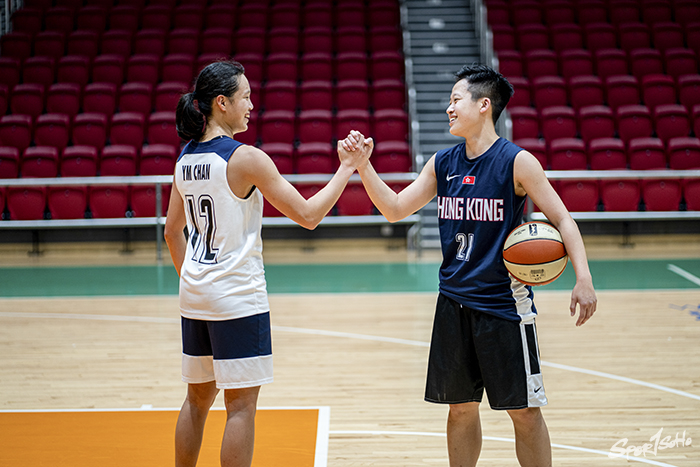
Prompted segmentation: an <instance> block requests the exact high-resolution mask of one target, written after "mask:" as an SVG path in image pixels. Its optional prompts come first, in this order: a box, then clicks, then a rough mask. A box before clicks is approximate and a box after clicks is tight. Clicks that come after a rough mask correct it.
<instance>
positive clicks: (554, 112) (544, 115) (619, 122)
mask: <svg viewBox="0 0 700 467" xmlns="http://www.w3.org/2000/svg"><path fill="white" fill-rule="evenodd" d="M510 114H511V117H512V119H513V137H514V138H515V139H519V138H537V137H539V136H542V137H543V138H544V139H546V140H548V141H550V140H553V139H557V138H574V137H577V136H579V135H580V136H581V137H582V138H583V139H584V140H585V141H590V140H591V139H594V138H604V137H612V136H613V135H615V134H617V135H618V136H619V137H620V139H622V140H623V141H625V142H628V141H629V140H631V139H633V138H644V137H649V136H652V135H653V134H656V135H657V136H658V137H659V138H661V139H662V140H663V141H668V140H669V139H671V138H674V137H684V136H689V135H690V134H694V135H695V136H700V105H696V106H695V107H694V108H693V110H692V113H689V112H688V110H687V109H686V107H684V106H682V105H676V104H667V105H659V106H657V107H656V108H655V109H654V111H653V112H652V111H651V110H650V109H649V108H648V107H646V106H643V105H622V106H620V107H618V108H617V110H616V111H613V110H612V109H611V108H609V107H606V106H602V105H595V106H586V107H581V108H580V109H579V110H578V112H576V111H575V110H574V109H573V108H571V107H565V106H554V107H546V108H544V109H542V110H541V111H540V112H537V110H536V109H534V108H532V107H512V108H511V109H510ZM691 119H692V124H691Z"/></svg>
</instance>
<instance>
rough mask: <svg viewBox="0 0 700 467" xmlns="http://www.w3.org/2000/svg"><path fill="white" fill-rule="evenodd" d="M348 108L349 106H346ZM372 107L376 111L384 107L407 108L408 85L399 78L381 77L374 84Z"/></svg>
mask: <svg viewBox="0 0 700 467" xmlns="http://www.w3.org/2000/svg"><path fill="white" fill-rule="evenodd" d="M346 108H347V107H346ZM372 108H373V109H374V111H375V112H377V111H379V110H384V109H400V110H404V109H405V108H406V87H405V85H404V83H403V81H400V80H398V79H381V80H378V81H374V82H373V85H372Z"/></svg>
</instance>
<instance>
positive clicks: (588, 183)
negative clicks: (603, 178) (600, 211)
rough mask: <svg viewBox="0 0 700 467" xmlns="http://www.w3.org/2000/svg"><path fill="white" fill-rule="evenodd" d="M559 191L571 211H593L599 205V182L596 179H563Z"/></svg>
mask: <svg viewBox="0 0 700 467" xmlns="http://www.w3.org/2000/svg"><path fill="white" fill-rule="evenodd" d="M557 192H558V193H559V196H560V197H561V200H562V201H563V202H564V206H566V209H568V210H569V211H571V212H591V211H595V210H596V209H597V207H598V199H599V193H598V182H597V181H595V180H561V181H559V182H558V183H557Z"/></svg>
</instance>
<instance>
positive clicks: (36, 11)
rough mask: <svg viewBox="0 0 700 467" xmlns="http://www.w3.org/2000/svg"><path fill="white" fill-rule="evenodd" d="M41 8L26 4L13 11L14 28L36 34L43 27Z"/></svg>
mask: <svg viewBox="0 0 700 467" xmlns="http://www.w3.org/2000/svg"><path fill="white" fill-rule="evenodd" d="M41 15H42V11H41V8H34V7H29V6H25V7H24V8H20V9H18V10H15V12H14V13H12V30H13V31H20V32H26V33H27V34H31V35H34V34H36V33H38V32H40V31H41V29H42V19H41Z"/></svg>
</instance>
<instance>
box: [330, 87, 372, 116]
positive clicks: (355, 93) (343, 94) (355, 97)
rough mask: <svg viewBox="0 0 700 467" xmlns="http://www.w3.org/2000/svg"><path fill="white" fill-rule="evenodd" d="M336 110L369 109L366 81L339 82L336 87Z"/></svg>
mask: <svg viewBox="0 0 700 467" xmlns="http://www.w3.org/2000/svg"><path fill="white" fill-rule="evenodd" d="M336 107H337V108H338V110H346V109H362V110H367V109H368V108H369V90H368V87H367V82H366V81H361V80H341V81H339V82H338V85H337V86H336Z"/></svg>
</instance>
